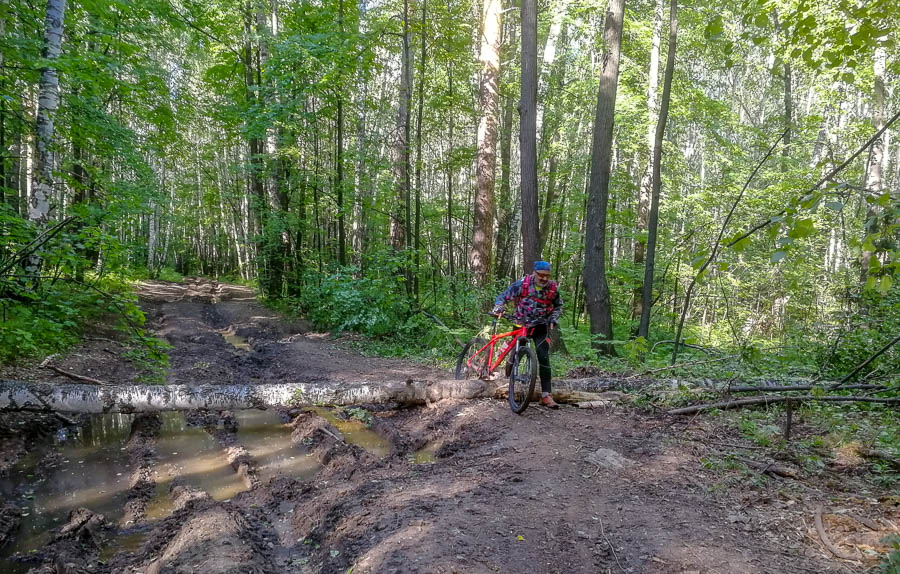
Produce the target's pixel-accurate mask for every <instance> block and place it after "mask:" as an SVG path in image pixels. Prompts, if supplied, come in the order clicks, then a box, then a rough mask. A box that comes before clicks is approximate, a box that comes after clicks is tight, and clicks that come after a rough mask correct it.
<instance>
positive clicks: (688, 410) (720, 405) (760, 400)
mask: <svg viewBox="0 0 900 574" xmlns="http://www.w3.org/2000/svg"><path fill="white" fill-rule="evenodd" d="M789 401H791V402H804V401H826V402H850V403H854V402H855V403H881V404H886V405H900V398H880V397H857V396H839V395H838V396H827V397H816V396H813V395H801V396H788V397H783V396H782V397H780V396H764V397H748V398H746V399H736V400H731V401H721V402H717V403H704V404H702V405H692V406H689V407H681V408H678V409H671V410H669V411H668V414H670V415H692V414H695V413H699V412H701V411H708V410H711V409H723V410H724V409H736V408H739V407H749V406H752V405H770V404H775V403H786V402H789Z"/></svg>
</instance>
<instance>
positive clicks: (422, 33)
mask: <svg viewBox="0 0 900 574" xmlns="http://www.w3.org/2000/svg"><path fill="white" fill-rule="evenodd" d="M426 15H427V2H426V0H422V29H421V30H420V31H419V33H420V36H419V38H420V43H421V45H422V46H421V48H422V52H421V55H422V57H421V60H420V62H419V104H418V106H417V109H416V214H415V220H416V224H415V245H414V248H415V256H414V257H415V270H414V275H413V293H415V298H416V299H415V301H416V305H415V306H416V308H418V307H419V270H420V257H421V250H420V246H421V241H422V238H421V234H422V233H421V229H422V118H423V116H424V111H425V48H426V46H427V42H426V40H425V31H426V28H427V24H428V20H427V18H426Z"/></svg>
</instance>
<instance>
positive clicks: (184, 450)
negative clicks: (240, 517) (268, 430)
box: [146, 412, 247, 520]
mask: <svg viewBox="0 0 900 574" xmlns="http://www.w3.org/2000/svg"><path fill="white" fill-rule="evenodd" d="M160 416H161V417H162V428H161V429H160V433H159V437H158V438H157V439H156V459H157V463H156V465H155V468H154V479H155V480H156V495H155V496H154V497H153V499H152V500H150V502H149V503H148V504H147V509H146V510H147V518H148V520H159V519H160V518H165V517H166V516H168V515H169V514H171V513H172V508H173V504H172V501H171V500H170V498H169V494H168V492H169V485H170V484H171V483H172V480H173V479H174V478H175V477H180V480H181V482H183V483H184V484H187V485H190V486H193V487H194V488H196V489H198V490H205V491H206V492H208V493H209V495H210V497H212V498H213V499H215V500H226V499H229V498H231V497H233V496H235V495H236V494H238V493H239V492H243V491H245V490H247V484H246V483H245V482H244V480H243V479H241V477H240V476H238V475H237V473H235V472H234V469H233V468H232V467H231V465H230V464H228V459H227V457H226V455H225V453H224V452H223V451H222V448H221V447H220V446H219V444H218V443H217V442H216V440H215V439H214V438H213V437H211V436H210V435H209V434H208V433H207V432H206V431H204V430H203V429H200V428H197V427H190V426H187V424H186V423H185V420H184V414H183V413H180V412H165V413H162V414H161V415H160Z"/></svg>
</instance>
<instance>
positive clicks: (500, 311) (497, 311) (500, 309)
mask: <svg viewBox="0 0 900 574" xmlns="http://www.w3.org/2000/svg"><path fill="white" fill-rule="evenodd" d="M491 315H493V316H494V317H497V318H498V319H499V318H500V317H502V316H503V307H500V306H497V307H494V310H493V311H491Z"/></svg>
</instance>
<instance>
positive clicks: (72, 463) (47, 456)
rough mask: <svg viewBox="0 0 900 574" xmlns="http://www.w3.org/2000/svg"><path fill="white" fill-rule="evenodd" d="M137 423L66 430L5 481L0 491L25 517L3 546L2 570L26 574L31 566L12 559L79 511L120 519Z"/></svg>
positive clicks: (121, 417) (93, 422) (111, 418)
mask: <svg viewBox="0 0 900 574" xmlns="http://www.w3.org/2000/svg"><path fill="white" fill-rule="evenodd" d="M133 419H134V417H133V415H125V414H115V415H95V416H93V417H91V418H90V419H89V420H88V422H87V423H85V424H84V425H82V426H81V427H79V428H77V429H75V430H72V431H66V430H65V429H63V430H61V431H60V432H59V433H58V434H57V435H56V437H55V438H54V441H53V443H52V444H51V445H49V446H48V447H47V448H46V450H38V451H35V452H34V453H32V454H31V455H30V456H28V457H26V458H25V459H23V460H22V461H21V462H20V463H19V464H18V465H17V466H16V467H15V468H14V469H13V470H12V472H10V474H9V475H8V476H6V477H4V478H2V479H0V493H2V496H3V497H4V498H6V499H7V500H15V501H16V503H17V506H18V507H19V509H20V517H21V522H20V525H19V528H18V530H17V531H16V534H14V535H13V538H12V541H11V542H10V543H9V544H7V545H5V546H4V547H3V548H0V571H2V572H10V573H14V572H24V571H27V570H28V567H29V566H28V565H26V564H22V563H19V562H14V561H10V560H8V558H9V557H10V556H12V555H13V554H16V553H20V554H23V555H25V554H28V553H29V552H33V551H35V550H37V549H39V548H40V547H41V546H43V545H45V544H46V543H47V542H49V541H50V537H51V530H52V529H54V528H57V527H59V526H61V525H62V524H64V523H65V521H66V520H67V518H68V515H69V512H70V511H72V510H73V509H75V508H79V507H87V508H91V509H92V510H94V511H96V512H98V513H100V514H103V515H104V516H106V517H107V518H109V519H112V520H115V519H118V518H119V517H121V515H122V511H123V505H124V503H125V500H126V498H127V495H128V489H129V478H130V477H129V472H128V467H127V465H126V464H125V463H123V458H124V453H123V452H122V451H123V450H124V447H125V443H126V441H127V440H128V437H129V435H130V433H131V422H132V420H133Z"/></svg>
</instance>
